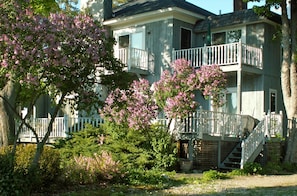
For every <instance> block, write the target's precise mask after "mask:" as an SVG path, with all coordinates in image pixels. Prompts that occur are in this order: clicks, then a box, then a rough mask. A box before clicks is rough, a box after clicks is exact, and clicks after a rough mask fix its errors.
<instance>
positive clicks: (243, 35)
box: [211, 27, 246, 43]
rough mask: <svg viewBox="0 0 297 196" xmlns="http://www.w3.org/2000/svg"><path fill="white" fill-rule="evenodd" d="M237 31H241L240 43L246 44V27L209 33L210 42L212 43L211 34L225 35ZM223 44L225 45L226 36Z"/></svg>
mask: <svg viewBox="0 0 297 196" xmlns="http://www.w3.org/2000/svg"><path fill="white" fill-rule="evenodd" d="M238 30H241V39H240V40H241V42H242V43H246V27H241V28H230V29H224V30H220V31H214V32H211V42H213V39H212V38H213V34H216V33H224V32H225V33H226V35H227V32H229V31H238ZM225 43H227V36H226V37H225Z"/></svg>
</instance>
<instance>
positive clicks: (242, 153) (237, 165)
mask: <svg viewBox="0 0 297 196" xmlns="http://www.w3.org/2000/svg"><path fill="white" fill-rule="evenodd" d="M267 120H268V118H264V119H263V120H262V121H260V122H259V123H258V125H257V126H256V127H255V129H254V130H253V131H252V132H251V133H250V135H249V136H248V137H247V138H245V139H243V140H242V141H241V142H240V143H238V144H237V145H236V146H235V148H234V149H233V150H232V151H231V153H230V154H229V155H228V156H227V157H226V159H225V160H224V161H223V162H222V163H221V164H220V165H219V168H220V169H226V170H232V169H242V168H243V166H244V164H246V163H247V162H253V161H255V159H256V158H257V156H258V155H259V154H260V153H261V151H262V150H263V146H264V144H265V142H266V137H267V135H266V134H267V133H265V126H266V125H267Z"/></svg>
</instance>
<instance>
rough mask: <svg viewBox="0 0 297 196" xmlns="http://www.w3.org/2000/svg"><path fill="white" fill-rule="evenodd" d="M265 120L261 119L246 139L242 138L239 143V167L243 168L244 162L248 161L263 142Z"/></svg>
mask: <svg viewBox="0 0 297 196" xmlns="http://www.w3.org/2000/svg"><path fill="white" fill-rule="evenodd" d="M264 125H265V120H262V121H261V122H260V123H259V124H258V125H257V127H256V128H255V129H254V130H253V131H252V132H251V134H250V135H249V136H248V137H247V139H245V140H243V141H242V143H241V148H242V153H241V163H240V167H241V169H242V168H243V166H244V164H245V163H247V162H248V160H249V159H250V157H251V156H252V155H253V153H254V152H255V151H256V150H257V149H258V148H261V146H263V144H264V143H265V134H264V131H263V129H264Z"/></svg>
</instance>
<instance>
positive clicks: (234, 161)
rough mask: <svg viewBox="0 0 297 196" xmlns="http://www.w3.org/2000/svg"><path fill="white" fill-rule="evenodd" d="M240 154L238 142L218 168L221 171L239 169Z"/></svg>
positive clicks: (240, 149)
mask: <svg viewBox="0 0 297 196" xmlns="http://www.w3.org/2000/svg"><path fill="white" fill-rule="evenodd" d="M241 154H242V148H241V142H239V143H238V144H237V145H236V146H235V147H234V148H233V150H232V151H231V153H230V154H229V155H228V156H227V158H226V159H225V160H224V161H223V162H222V163H221V165H220V166H219V168H220V169H223V170H233V169H240V163H241Z"/></svg>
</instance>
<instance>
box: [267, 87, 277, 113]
mask: <svg viewBox="0 0 297 196" xmlns="http://www.w3.org/2000/svg"><path fill="white" fill-rule="evenodd" d="M269 111H270V112H276V111H277V90H275V89H269Z"/></svg>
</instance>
